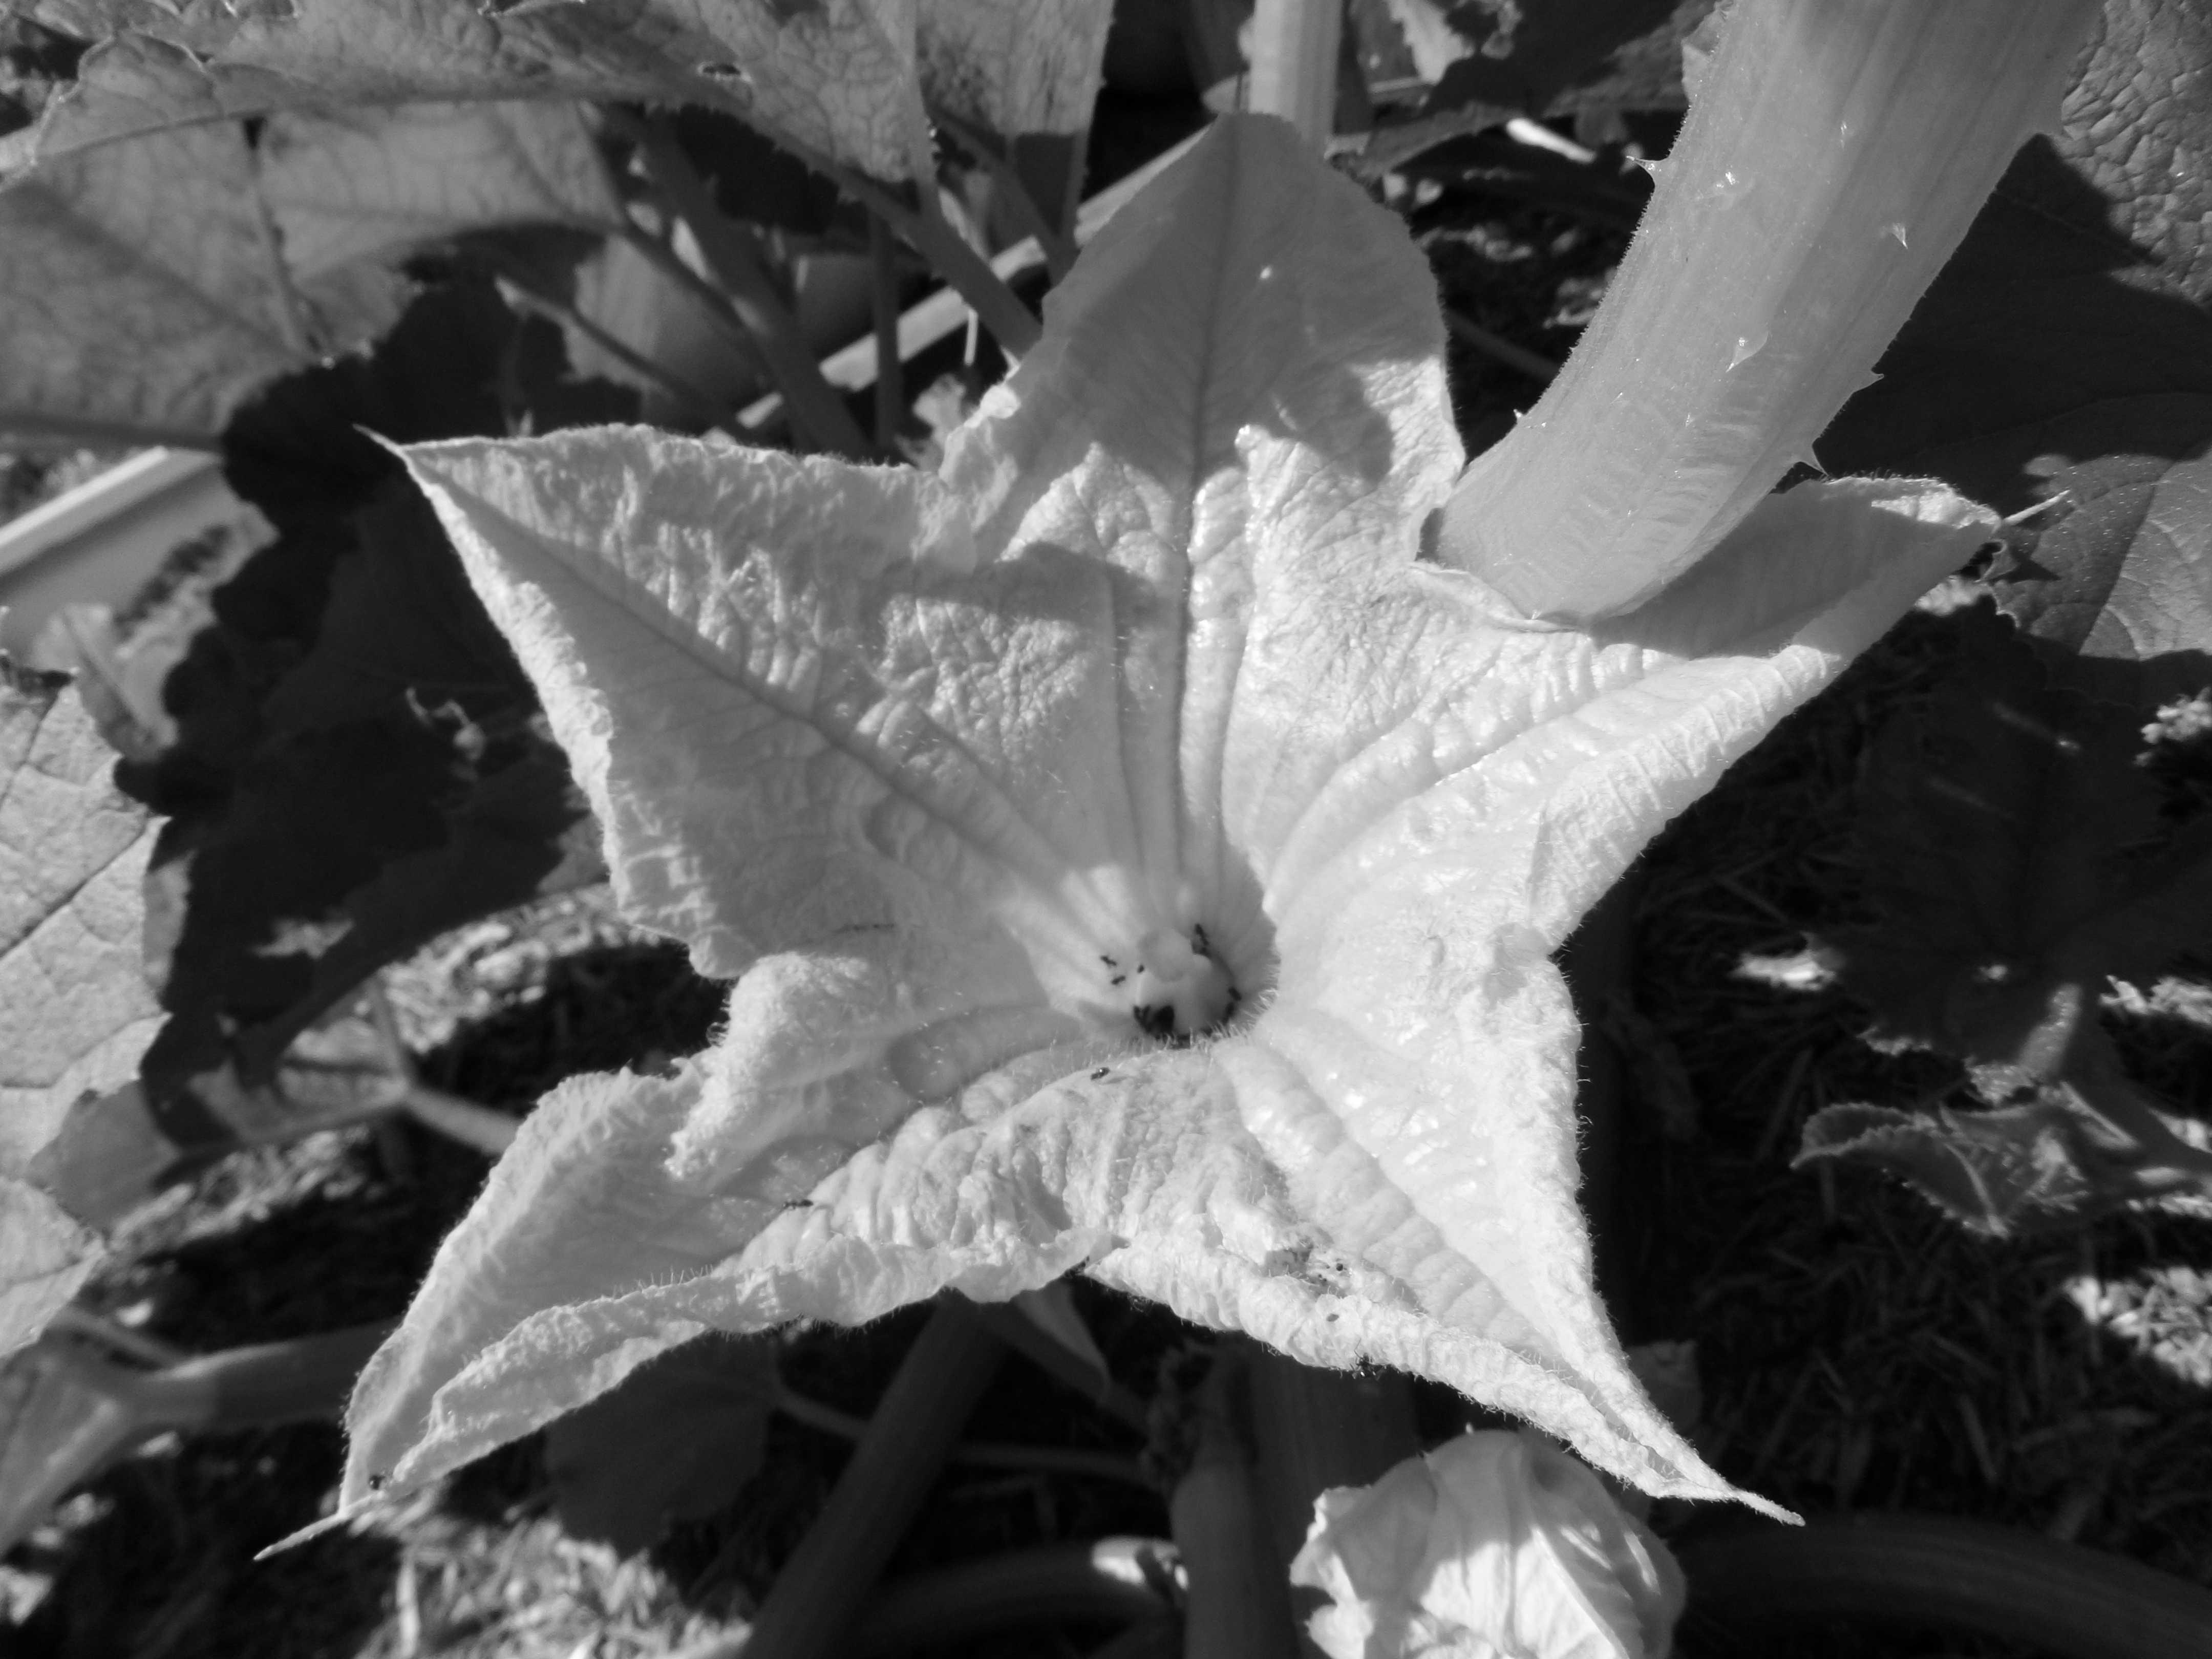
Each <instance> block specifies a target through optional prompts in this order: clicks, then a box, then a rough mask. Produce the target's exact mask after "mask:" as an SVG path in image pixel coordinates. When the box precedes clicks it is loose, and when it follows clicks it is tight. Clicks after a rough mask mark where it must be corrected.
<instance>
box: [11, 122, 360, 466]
mask: <svg viewBox="0 0 2212 1659" xmlns="http://www.w3.org/2000/svg"><path fill="white" fill-rule="evenodd" d="M353 320H356V319H351V318H344V319H339V322H340V324H341V325H343V324H345V323H349V322H351V321H353ZM313 321H314V319H313V317H312V315H311V313H309V311H308V309H307V307H306V305H305V303H304V302H303V301H302V300H301V296H300V295H298V294H297V293H296V292H295V290H294V289H293V286H292V283H291V279H290V277H289V275H288V274H287V273H286V272H285V270H284V269H283V265H282V264H281V262H280V261H279V259H278V258H277V257H276V242H275V240H274V237H273V234H272V232H271V230H270V227H269V226H268V224H267V223H266V222H264V219H263V217H262V213H261V206H260V201H259V198H258V196H257V195H256V193H255V189H254V178H253V161H252V152H251V151H250V150H249V149H247V147H246V140H245V137H244V136H243V135H242V134H241V133H240V132H239V131H238V130H237V129H236V128H235V127H203V128H197V129H194V130H193V131H187V132H179V133H176V134H174V135H173V136H172V137H170V138H169V139H168V140H167V141H166V142H164V143H159V144H135V145H130V146H125V147H120V148H116V149H102V150H98V151H95V152H94V153H92V154H89V155H81V156H75V157H71V158H70V159H69V160H66V161H57V162H55V163H53V164H52V165H50V166H48V167H45V168H43V169H41V170H40V173H39V175H38V177H36V178H35V179H30V180H28V181H27V182H24V183H21V184H18V185H15V186H14V187H13V188H11V189H9V190H6V191H0V427H8V426H21V427H29V428H61V429H63V430H64V431H66V430H69V429H70V428H72V427H74V428H78V429H97V428H110V429H112V428H125V429H126V430H127V429H137V430H138V431H140V432H143V434H145V435H146V437H147V440H148V441H159V439H160V438H161V437H162V436H163V435H186V436H194V435H205V434H209V433H212V432H215V431H217V430H219V429H220V428H222V423H223V421H224V420H225V418H226V417H227V416H228V414H229V412H230V410H231V409H232V408H233V407H234V405H235V404H237V403H238V402H239V400H240V398H243V397H244V396H245V395H246V392H248V391H249V390H250V389H251V388H252V386H255V385H257V384H258V383H259V382H261V381H263V380H268V379H270V377H271V376H273V375H276V374H281V373H283V371H285V370H287V369H289V368H298V367H301V366H303V365H305V364H306V363H307V362H310V361H312V360H313V356H314V355H315V353H316V351H317V350H318V349H319V348H321V347H323V346H325V345H326V344H336V345H344V344H350V343H352V340H351V337H349V336H348V334H347V333H346V332H345V331H344V330H343V326H341V328H340V331H338V332H337V334H336V335H334V336H331V335H326V334H325V332H324V331H321V330H319V329H316V328H314V327H313Z"/></svg>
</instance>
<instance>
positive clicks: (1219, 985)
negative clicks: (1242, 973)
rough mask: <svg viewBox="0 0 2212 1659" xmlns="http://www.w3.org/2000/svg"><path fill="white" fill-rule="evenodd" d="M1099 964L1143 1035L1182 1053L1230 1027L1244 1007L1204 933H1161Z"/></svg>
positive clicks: (1164, 930) (1198, 930)
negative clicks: (1227, 1026) (1230, 1023)
mask: <svg viewBox="0 0 2212 1659" xmlns="http://www.w3.org/2000/svg"><path fill="white" fill-rule="evenodd" d="M1098 961H1099V964H1100V966H1101V968H1102V969H1103V971H1104V973H1105V974H1106V976H1107V984H1108V986H1109V988H1110V989H1111V990H1112V992H1113V994H1115V996H1116V997H1118V998H1126V999H1127V1003H1128V1008H1129V1017H1130V1018H1132V1019H1133V1020H1135V1021H1136V1023H1137V1029H1138V1030H1140V1031H1142V1032H1143V1033H1144V1034H1145V1035H1146V1036H1149V1037H1156V1038H1158V1040H1159V1041H1161V1042H1166V1043H1170V1044H1172V1045H1173V1046H1175V1047H1176V1048H1183V1047H1186V1046H1188V1044H1189V1043H1190V1042H1192V1040H1193V1039H1194V1038H1196V1037H1200V1036H1205V1035H1206V1034H1207V1033H1208V1032H1211V1031H1217V1030H1220V1029H1221V1028H1222V1027H1224V1026H1225V1025H1227V1024H1229V1022H1230V1021H1231V1020H1232V1019H1234V1018H1236V1016H1237V1008H1238V1006H1240V1005H1241V1004H1242V1003H1243V993H1242V992H1240V991H1239V990H1238V989H1237V982H1236V981H1235V980H1234V979H1233V978H1232V977H1231V975H1230V972H1229V969H1228V967H1227V965H1226V964H1225V963H1223V962H1221V961H1220V960H1219V959H1218V957H1216V956H1215V954H1214V950H1213V945H1212V941H1210V940H1209V939H1207V938H1206V929H1205V928H1204V927H1193V928H1192V929H1191V930H1190V932H1189V933H1188V934H1185V933H1181V932H1178V931H1176V930H1174V929H1170V928H1164V927H1160V928H1155V929H1153V930H1152V932H1151V933H1146V935H1145V936H1144V938H1143V939H1139V941H1138V942H1137V944H1136V945H1134V946H1133V947H1130V948H1129V949H1127V951H1122V952H1117V953H1115V954H1114V955H1110V956H1109V955H1105V954H1103V953H1102V954H1101V955H1100V957H1099V958H1098Z"/></svg>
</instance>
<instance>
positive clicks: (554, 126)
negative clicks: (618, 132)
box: [258, 103, 623, 278]
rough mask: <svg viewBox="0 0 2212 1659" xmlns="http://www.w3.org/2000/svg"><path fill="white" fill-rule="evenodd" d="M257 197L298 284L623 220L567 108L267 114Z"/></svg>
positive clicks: (435, 107) (430, 107)
mask: <svg viewBox="0 0 2212 1659" xmlns="http://www.w3.org/2000/svg"><path fill="white" fill-rule="evenodd" d="M258 155H259V160H260V167H261V186H262V194H263V196H264V197H265V198H266V200H267V201H268V203H269V205H270V210H271V211H272V212H273V213H274V214H275V215H276V223H277V226H278V228H280V229H281V230H282V231H283V236H284V253H285V258H287V260H288V261H289V263H290V264H291V267H292V270H293V271H294V272H295V274H296V275H298V276H301V278H313V277H315V276H322V275H324V274H325V273H327V272H330V271H333V270H340V269H342V268H343V267H344V266H346V265H348V264H352V263H353V262H355V261H356V260H384V259H389V258H396V257H398V256H400V255H403V254H405V253H408V252H412V251H413V250H414V249H416V248H418V247H422V246H426V245H428V244H431V243H435V242H440V241H444V240H449V239H451V238H452V237H454V236H457V235H460V234H465V233H467V232H471V231H477V230H483V229H485V228H490V227H493V226H499V225H513V224H555V225H574V226H578V227H580V228H599V229H605V228H609V227H616V226H619V225H620V224H621V223H622V222H623V212H622V204H620V203H619V202H617V200H616V199H615V197H614V193H613V190H612V187H611V185H610V183H609V181H608V178H607V175H606V172H605V167H604V164H602V163H601V161H599V157H598V155H597V154H596V153H595V151H594V149H593V148H592V135H591V133H590V132H589V131H588V130H587V129H586V126H585V124H584V119H583V115H582V112H580V110H579V109H578V108H577V107H576V106H574V105H572V104H555V103H545V104H526V103H514V104H481V105H455V104H410V105H402V106H399V107H398V108H396V109H392V108H386V109H362V110H353V111H349V112H346V113H344V114H343V115H307V114H287V115H281V116H275V117H271V118H270V121H269V123H268V125H266V126H265V127H264V129H263V130H262V134H261V139H260V143H259V145H258Z"/></svg>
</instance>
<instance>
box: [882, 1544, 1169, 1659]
mask: <svg viewBox="0 0 2212 1659" xmlns="http://www.w3.org/2000/svg"><path fill="white" fill-rule="evenodd" d="M1175 1565H1176V1553H1175V1547H1174V1546H1173V1545H1171V1544H1169V1543H1167V1542H1166V1541H1164V1540H1161V1539H1154V1538H1102V1539H1100V1540H1099V1541H1097V1543H1095V1544H1048V1545H1046V1546H1044V1547H1042V1548H1039V1549H1027V1550H1015V1551H1011V1552H1009V1553H1006V1554H1004V1555H994V1556H989V1557H987V1558H985V1559H982V1560H980V1561H971V1562H966V1563H963V1565H959V1566H957V1567H947V1568H944V1569H942V1570H940V1571H936V1572H927V1573H916V1574H915V1575H914V1576H913V1577H908V1578H902V1579H897V1580H895V1581H894V1582H892V1583H888V1584H886V1585H884V1587H883V1589H881V1590H880V1591H879V1592H878V1594H877V1595H876V1597H875V1599H874V1600H873V1601H871V1602H870V1603H869V1604H868V1609H867V1612H866V1615H865V1616H864V1617H863V1618H862V1619H861V1620H860V1624H859V1626H857V1627H856V1628H855V1629H854V1632H853V1634H852V1637H851V1638H850V1640H849V1641H848V1644H847V1645H846V1647H845V1649H844V1651H845V1652H846V1653H848V1654H852V1655H856V1656H858V1655H872V1654H879V1653H897V1652H902V1651H903V1650H907V1649H909V1648H922V1647H952V1646H955V1645H957V1644H961V1643H965V1642H970V1641H973V1640H975V1638H978V1637H981V1636H986V1635H988V1634H990V1633H991V1632H994V1631H1001V1630H1012V1629H1018V1628H1019V1627H1021V1626H1029V1625H1045V1624H1054V1623H1059V1622H1062V1621H1069V1622H1074V1621H1080V1622H1083V1623H1086V1624H1106V1623H1133V1622H1135V1621H1137V1620H1143V1619H1146V1618H1156V1617H1158V1615H1160V1614H1162V1613H1172V1612H1173V1611H1174V1607H1175V1603H1174V1601H1173V1600H1172V1598H1171V1591H1172V1588H1173V1583H1174V1571H1175Z"/></svg>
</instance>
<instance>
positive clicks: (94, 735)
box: [0, 659, 158, 1352]
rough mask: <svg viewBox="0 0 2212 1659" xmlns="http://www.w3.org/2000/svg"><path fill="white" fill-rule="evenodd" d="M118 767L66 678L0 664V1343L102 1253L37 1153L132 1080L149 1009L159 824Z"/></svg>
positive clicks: (153, 1019)
mask: <svg viewBox="0 0 2212 1659" xmlns="http://www.w3.org/2000/svg"><path fill="white" fill-rule="evenodd" d="M114 761H115V757H114V754H113V751H112V750H109V749H108V747H107V745H106V744H105V743H104V742H103V741H102V740H101V738H100V732H99V728H98V727H97V726H96V725H95V724H94V721H93V719H92V717H91V716H90V715H89V714H87V713H86V712H85V710H84V708H83V707H82V704H80V703H79V702H78V701H77V699H76V694H75V693H73V692H70V691H68V690H64V684H63V682H62V681H60V680H59V679H58V678H47V677H40V676H35V675H27V674H22V673H19V672H17V671H15V670H14V669H12V668H10V667H9V665H8V664H7V662H6V659H0V1352H6V1351H8V1350H9V1349H13V1348H15V1347H16V1346H20V1345H21V1343H23V1342H25V1341H27V1340H29V1339H30V1338H31V1337H33V1336H34V1335H36V1334H37V1333H38V1331H39V1329H40V1327H41V1326H43V1325H44V1324H45V1323H46V1320H47V1319H48V1318H50V1317H51V1316H52V1314H53V1312H54V1310H56V1309H57V1308H58V1307H60V1306H61V1304H64V1302H67V1301H68V1300H69V1298H70V1297H71V1296H73V1295H74V1294H75V1293H76V1287H77V1285H79V1284H80V1283H81V1282H82V1280H83V1279H84V1276H85V1275H86V1274H87V1273H89V1272H90V1271H91V1270H92V1267H93V1265H94V1261H96V1259H97V1255H98V1249H99V1241H98V1240H97V1239H96V1238H95V1237H94V1236H93V1235H92V1234H91V1233H90V1232H89V1231H87V1230H86V1229H85V1228H83V1227H82V1226H81V1225H78V1224H77V1223H76V1221H74V1220H72V1219H71V1218H70V1216H69V1215H68V1214H67V1213H66V1212H64V1210H63V1209H62V1208H61V1206H59V1205H58V1204H57V1203H56V1202H55V1201H54V1200H53V1199H52V1198H51V1197H50V1196H49V1195H48V1194H46V1192H45V1191H44V1190H42V1189H41V1188H40V1187H39V1186H38V1185H36V1184H34V1176H35V1174H36V1170H35V1162H34V1161H35V1160H36V1158H37V1157H38V1155H39V1153H40V1152H41V1151H43V1150H44V1149H45V1148H46V1146H47V1144H48V1143H49V1142H50V1141H52V1139H53V1138H54V1137H55V1135H56V1134H58V1133H59V1132H60V1130H61V1127H62V1125H63V1122H64V1120H65V1118H66V1117H67V1116H68V1115H69V1112H70V1108H71V1107H72V1106H74V1105H75V1104H76V1103H77V1102H78V1101H79V1100H80V1099H82V1098H83V1097H87V1096H92V1097H98V1096H100V1095H101V1094H104V1093H105V1092H106V1091H110V1090H113V1089H115V1088H118V1086H120V1085H123V1084H124V1083H125V1081H127V1080H128V1079H129V1078H130V1077H131V1074H132V1073H134V1072H135V1071H136V1070H137V1065H138V1059H139V1055H140V1054H142V1053H143V1050H144V1049H145V1048H146V1045H147V1043H148V1042H149V1041H151V1040H152V1038H153V1036H154V1031H155V1024H156V1023H157V1019H158V1010H157V1009H156V1008H155V1003H154V999H153V994H152V992H151V991H150V990H149V988H148V987H147V984H146V979H145V973H144V969H143V950H142V945H141V941H140V935H141V932H142V926H143V903H142V901H141V899H140V896H139V890H140V885H141V883H142V881H143V876H144V872H145V869H146V861H147V858H148V855H149V853H150V852H151V851H152V848H153V843H154V829H153V826H152V825H151V824H150V823H149V821H148V815H147V813H146V812H145V811H144V810H143V808H141V807H139V806H138V805H137V804H136V803H134V802H132V801H130V800H127V799H125V798H124V797H123V796H122V795H121V794H119V793H117V791H116V789H115V787H114V785H113V783H112V781H111V780H110V773H111V771H112V768H113V765H114Z"/></svg>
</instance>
